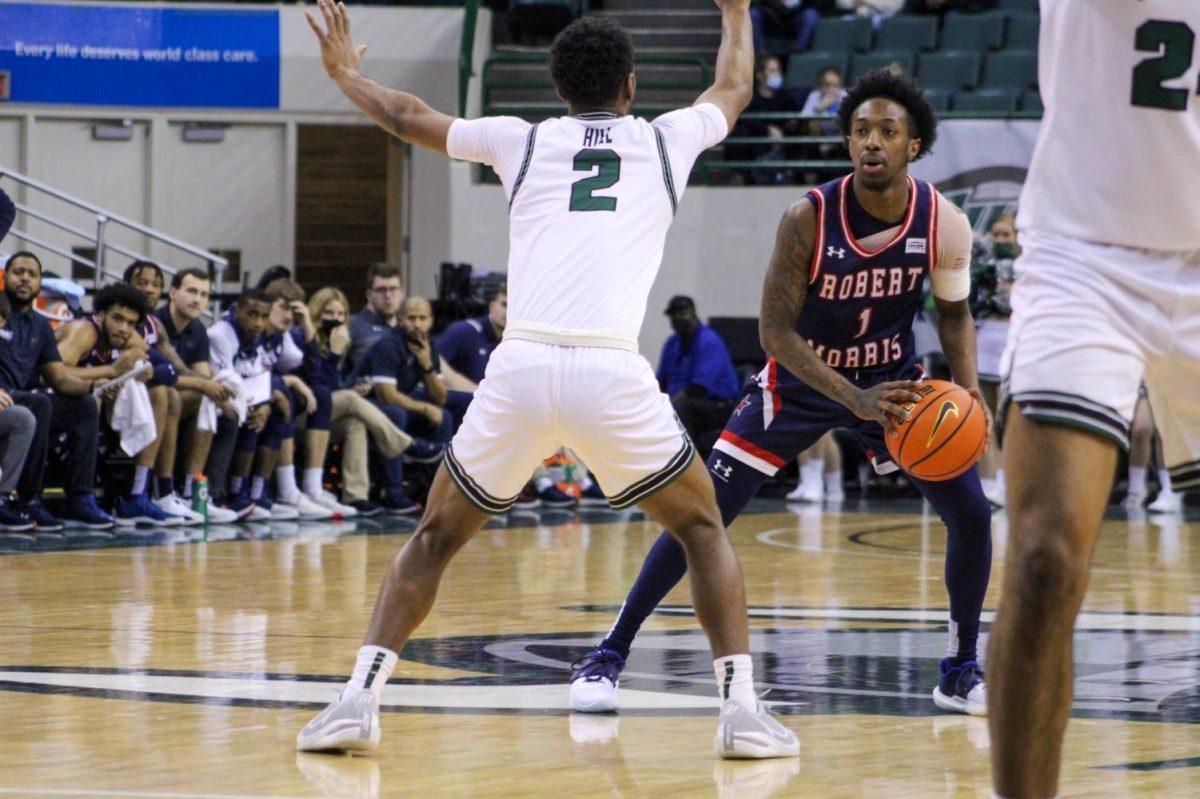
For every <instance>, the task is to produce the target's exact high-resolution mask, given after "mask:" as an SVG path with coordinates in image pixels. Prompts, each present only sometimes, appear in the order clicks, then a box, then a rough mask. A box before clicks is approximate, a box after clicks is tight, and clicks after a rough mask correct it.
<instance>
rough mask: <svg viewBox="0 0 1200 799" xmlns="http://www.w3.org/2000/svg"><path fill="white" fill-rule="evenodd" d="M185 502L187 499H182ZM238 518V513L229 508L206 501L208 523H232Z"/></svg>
mask: <svg viewBox="0 0 1200 799" xmlns="http://www.w3.org/2000/svg"><path fill="white" fill-rule="evenodd" d="M183 501H184V502H187V500H186V499H185V500H183ZM237 520H238V515H237V514H236V513H235V512H233V511H231V510H230V509H229V508H222V507H221V506H220V505H218V504H216V503H215V502H210V503H208V523H209V524H233V523H234V522H236V521H237Z"/></svg>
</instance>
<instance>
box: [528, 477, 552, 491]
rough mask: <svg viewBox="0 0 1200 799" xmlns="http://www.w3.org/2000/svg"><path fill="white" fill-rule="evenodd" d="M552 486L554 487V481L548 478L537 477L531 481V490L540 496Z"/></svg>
mask: <svg viewBox="0 0 1200 799" xmlns="http://www.w3.org/2000/svg"><path fill="white" fill-rule="evenodd" d="M552 485H554V481H553V480H551V479H550V478H549V477H539V478H538V479H536V480H534V481H533V490H534V491H536V492H538V493H539V494H540V493H542V492H543V491H545V490H546V489H547V488H549V487H550V486H552Z"/></svg>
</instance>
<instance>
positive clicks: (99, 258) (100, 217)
mask: <svg viewBox="0 0 1200 799" xmlns="http://www.w3.org/2000/svg"><path fill="white" fill-rule="evenodd" d="M106 224H108V217H107V216H105V215H104V214H96V257H95V259H94V260H95V263H96V291H99V290H100V289H101V287H102V284H103V281H104V226H105V225H106Z"/></svg>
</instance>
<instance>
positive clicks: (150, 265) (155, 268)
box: [121, 260, 167, 286]
mask: <svg viewBox="0 0 1200 799" xmlns="http://www.w3.org/2000/svg"><path fill="white" fill-rule="evenodd" d="M146 269H149V270H150V271H152V272H154V273H155V274H156V275H158V282H159V283H162V284H163V285H164V286H165V285H167V280H166V278H165V277H164V276H163V270H162V267H161V266H159V265H158V264H156V263H154V261H143V260H139V261H134V262H133V263H131V264H130V265H129V266H127V267H125V274H124V275H123V276H122V277H121V279H122V280H124V281H125V282H126V283H132V282H133V279H134V278H135V277H137V276H138V274H139V273H140V272H142V271H144V270H146Z"/></svg>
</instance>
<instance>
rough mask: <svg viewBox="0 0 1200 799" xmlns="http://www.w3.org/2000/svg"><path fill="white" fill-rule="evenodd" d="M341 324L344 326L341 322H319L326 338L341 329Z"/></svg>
mask: <svg viewBox="0 0 1200 799" xmlns="http://www.w3.org/2000/svg"><path fill="white" fill-rule="evenodd" d="M343 324H344V323H343V322H339V321H338V320H336V319H322V320H321V330H322V331H324V333H325V335H327V336H328V335H329V334H330V333H332V332H333V331H334V330H336V329H337V328H339V327H341V326H342V325H343Z"/></svg>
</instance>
